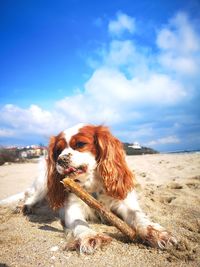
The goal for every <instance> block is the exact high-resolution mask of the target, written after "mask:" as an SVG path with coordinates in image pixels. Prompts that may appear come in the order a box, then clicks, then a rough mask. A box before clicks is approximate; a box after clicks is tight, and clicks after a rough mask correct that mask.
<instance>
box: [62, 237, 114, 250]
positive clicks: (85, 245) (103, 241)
mask: <svg viewBox="0 0 200 267" xmlns="http://www.w3.org/2000/svg"><path fill="white" fill-rule="evenodd" d="M111 240H112V238H111V237H109V236H107V235H104V234H86V235H85V234H84V235H82V236H80V237H79V238H77V239H75V240H73V241H71V242H69V243H68V244H67V245H66V247H65V249H67V250H76V251H78V252H79V253H85V254H92V253H94V251H95V250H96V249H98V248H102V247H103V246H105V245H107V244H109V243H110V242H111Z"/></svg>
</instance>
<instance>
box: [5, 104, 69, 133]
mask: <svg viewBox="0 0 200 267" xmlns="http://www.w3.org/2000/svg"><path fill="white" fill-rule="evenodd" d="M0 120H1V123H2V124H4V125H9V128H10V127H12V130H7V131H8V133H10V134H12V131H14V132H15V134H16V135H20V134H24V133H30V134H45V135H46V134H48V133H52V132H54V129H55V127H56V129H59V128H62V127H63V126H64V125H63V124H64V122H65V120H64V119H63V117H62V114H59V115H58V114H56V112H55V111H54V112H50V111H47V110H43V109H42V108H41V107H39V106H36V105H31V106H30V107H28V108H27V109H23V108H20V107H18V106H16V105H11V104H8V105H5V106H4V107H3V108H2V109H1V113H0ZM4 128H5V127H4ZM5 131H6V129H5V130H4V132H5Z"/></svg>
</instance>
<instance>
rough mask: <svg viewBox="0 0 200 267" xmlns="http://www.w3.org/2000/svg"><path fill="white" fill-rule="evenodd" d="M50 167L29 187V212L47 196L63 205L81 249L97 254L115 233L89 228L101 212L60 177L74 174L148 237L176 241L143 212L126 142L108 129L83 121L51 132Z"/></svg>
mask: <svg viewBox="0 0 200 267" xmlns="http://www.w3.org/2000/svg"><path fill="white" fill-rule="evenodd" d="M46 168H47V169H46V170H47V171H46V172H45V171H44V172H43V173H42V174H41V175H40V176H39V178H38V179H37V180H36V181H35V183H34V185H33V187H32V188H31V189H30V190H28V192H27V196H28V198H27V199H26V201H25V205H24V211H29V210H31V208H32V207H33V206H34V205H35V204H36V203H37V202H39V201H40V200H41V199H43V198H45V197H47V199H48V200H49V203H50V206H51V207H52V208H53V209H59V210H60V214H62V215H63V219H62V220H64V224H65V226H66V227H67V228H69V229H70V230H71V231H72V234H73V238H74V244H76V248H78V249H79V251H80V252H83V253H93V252H94V250H95V249H97V248H98V247H100V246H102V244H103V243H104V242H106V241H108V240H109V237H108V236H106V235H104V234H99V233H97V232H95V231H94V230H92V229H91V228H90V227H89V225H88V223H87V221H88V220H90V219H93V218H95V217H96V215H95V212H94V211H93V210H92V209H90V208H89V207H88V206H87V205H86V204H85V203H84V202H83V201H81V200H80V199H79V198H78V197H77V196H75V195H74V194H73V193H70V192H68V193H66V191H65V190H64V186H63V184H62V183H61V182H60V181H61V180H62V179H63V178H64V177H65V176H66V175H70V174H74V177H75V179H76V181H77V182H79V183H80V184H81V185H82V186H83V187H84V188H85V189H86V190H87V191H88V192H89V193H91V194H93V193H95V196H96V198H97V199H98V200H99V201H100V202H101V203H103V204H104V205H105V206H106V207H107V208H108V209H109V210H111V211H112V212H114V213H115V214H116V215H118V216H119V217H120V218H122V219H123V220H124V221H125V222H126V223H127V224H129V225H130V226H131V227H132V228H133V229H134V230H135V231H136V233H137V236H138V237H139V238H140V239H142V240H143V241H144V242H146V243H148V244H149V245H151V246H153V247H158V248H161V249H163V248H165V247H166V246H167V245H168V244H169V245H171V244H175V243H176V239H175V238H174V237H173V236H172V235H171V234H170V233H169V232H168V231H166V230H165V229H164V228H163V227H161V226H160V225H159V224H157V223H153V222H151V221H150V220H149V218H148V217H147V216H146V215H145V214H144V213H143V212H142V210H141V208H140V206H139V204H138V201H137V196H136V192H135V189H134V174H133V173H132V172H131V170H130V169H129V168H128V166H127V163H126V160H125V153H124V150H123V146H122V144H121V143H120V141H119V140H118V139H117V138H115V137H114V136H113V135H112V134H111V133H110V131H109V129H108V128H106V127H104V126H94V125H84V124H78V125H76V126H74V127H72V128H69V129H66V130H65V131H63V132H61V133H60V134H59V135H57V136H53V137H51V139H50V144H49V148H48V159H47V166H46Z"/></svg>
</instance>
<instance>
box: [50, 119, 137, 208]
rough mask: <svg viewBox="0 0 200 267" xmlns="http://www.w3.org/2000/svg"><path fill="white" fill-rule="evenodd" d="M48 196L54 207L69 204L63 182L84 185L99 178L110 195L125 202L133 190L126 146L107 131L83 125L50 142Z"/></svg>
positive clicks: (68, 130)
mask: <svg viewBox="0 0 200 267" xmlns="http://www.w3.org/2000/svg"><path fill="white" fill-rule="evenodd" d="M47 162H48V196H49V201H50V204H51V206H52V207H54V208H59V207H61V206H62V205H63V203H64V200H65V197H66V195H65V191H64V186H63V184H62V183H60V181H61V180H62V179H63V178H64V176H70V177H72V178H74V179H75V180H77V181H78V182H80V183H81V184H84V183H85V182H86V181H87V179H88V177H90V179H91V177H92V176H95V175H96V176H98V179H100V182H101V183H102V185H103V187H104V189H105V191H106V193H107V194H108V195H109V196H112V197H114V198H117V199H124V198H125V197H126V195H127V193H128V192H129V191H130V190H131V189H132V188H133V174H132V172H131V171H130V170H129V169H128V167H127V164H126V161H125V154H124V150H123V146H122V144H121V143H120V141H119V140H118V139H117V138H115V137H114V136H113V135H112V134H111V133H110V131H109V130H108V128H107V127H104V126H94V125H83V124H79V125H76V126H75V127H73V128H69V129H67V130H65V131H63V132H61V133H60V134H59V135H57V136H53V137H51V139H50V144H49V154H48V161H47Z"/></svg>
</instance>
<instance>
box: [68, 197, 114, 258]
mask: <svg viewBox="0 0 200 267" xmlns="http://www.w3.org/2000/svg"><path fill="white" fill-rule="evenodd" d="M92 216H94V215H93V212H92V211H91V209H90V208H89V207H88V206H87V205H86V204H85V203H84V202H83V201H81V200H80V199H79V198H77V197H76V196H75V195H74V194H70V195H69V197H68V199H67V202H66V204H65V207H64V217H65V220H64V222H65V227H66V228H68V229H69V230H71V232H72V236H73V240H71V241H70V242H69V244H67V246H66V248H68V249H71V250H74V249H76V250H78V251H79V252H80V253H86V254H91V253H93V252H94V251H95V250H96V249H98V248H99V247H102V246H103V245H105V244H107V243H109V242H110V241H111V238H110V237H109V236H107V235H104V234H98V233H97V232H95V231H94V230H92V229H91V228H90V227H89V224H88V223H87V219H89V218H90V217H92Z"/></svg>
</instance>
